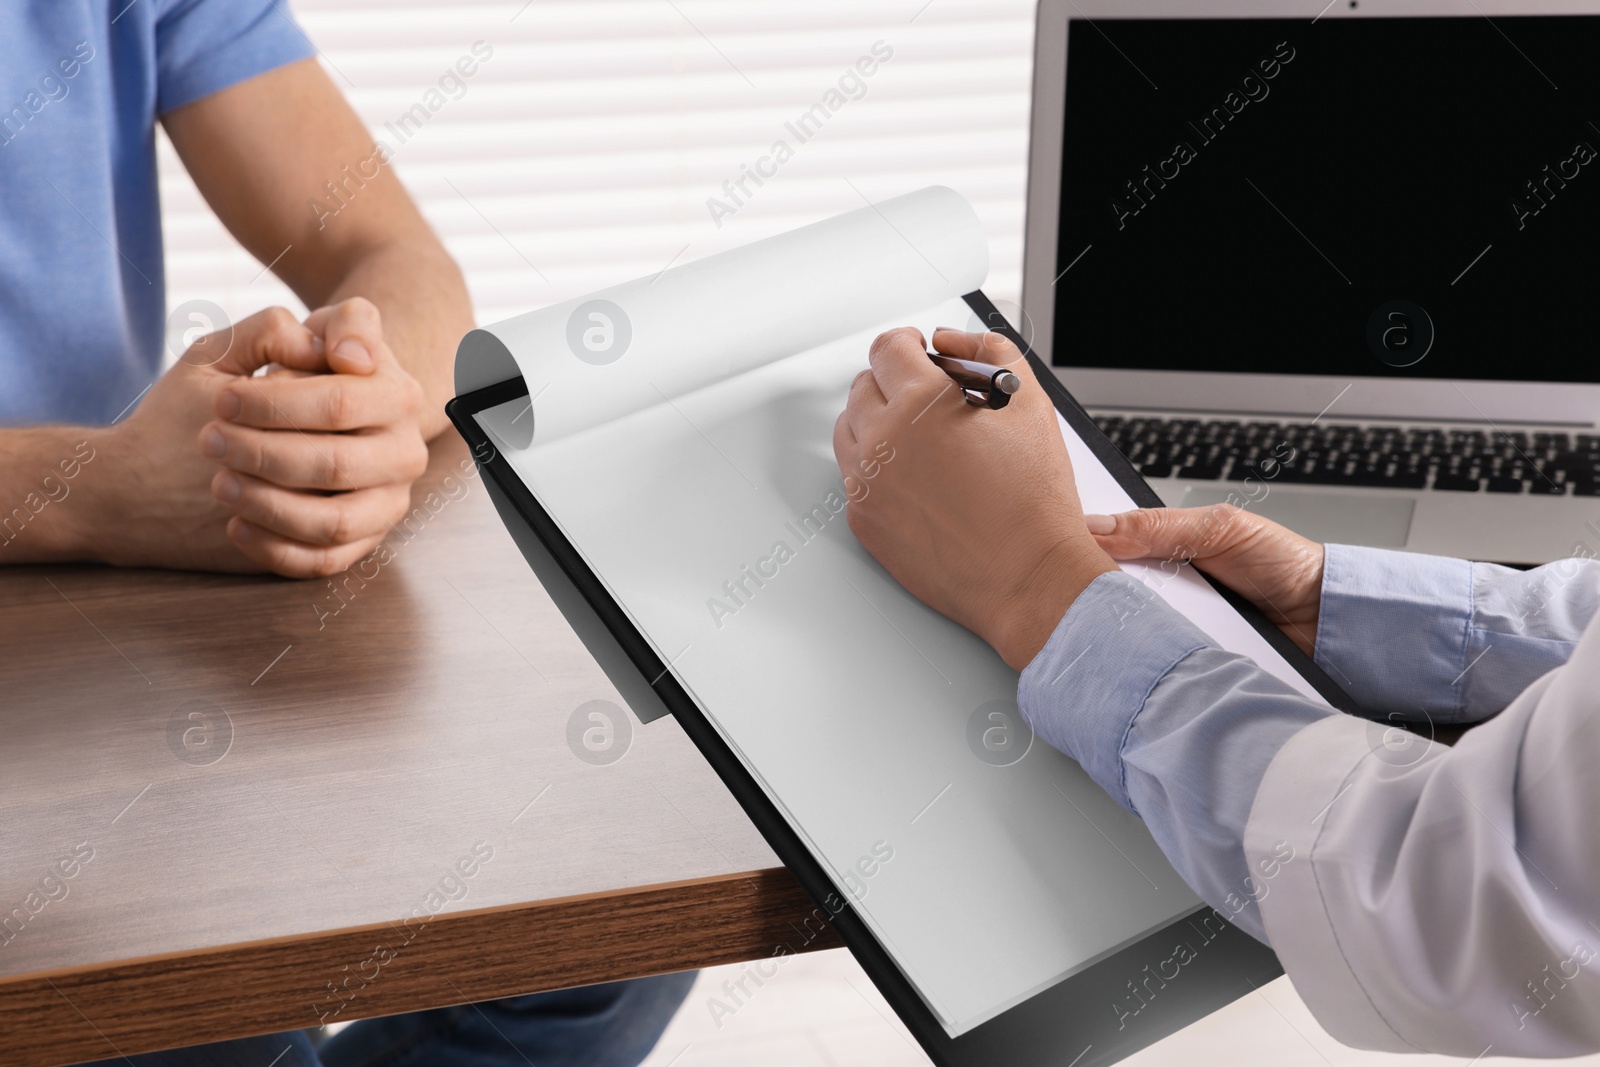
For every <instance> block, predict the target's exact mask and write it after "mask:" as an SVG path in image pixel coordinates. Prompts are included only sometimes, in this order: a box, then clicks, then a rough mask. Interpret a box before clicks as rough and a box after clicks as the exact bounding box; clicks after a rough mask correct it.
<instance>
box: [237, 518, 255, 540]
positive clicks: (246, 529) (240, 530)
mask: <svg viewBox="0 0 1600 1067" xmlns="http://www.w3.org/2000/svg"><path fill="white" fill-rule="evenodd" d="M254 536H255V534H254V533H253V532H252V531H251V529H250V524H249V523H248V522H236V523H234V524H233V539H234V540H235V541H237V542H239V543H240V544H241V545H248V544H249V543H250V539H251V538H252V537H254Z"/></svg>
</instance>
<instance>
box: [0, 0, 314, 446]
mask: <svg viewBox="0 0 1600 1067" xmlns="http://www.w3.org/2000/svg"><path fill="white" fill-rule="evenodd" d="M313 54H314V50H313V48H312V46H311V44H310V42H309V41H307V39H306V37H305V35H304V34H303V33H302V32H301V31H300V29H299V27H298V26H296V25H295V24H294V23H293V22H292V21H291V20H290V16H289V14H288V9H287V7H286V6H285V5H284V4H283V3H282V2H281V0H280V2H278V3H274V2H273V0H7V2H5V3H3V4H0V205H4V206H3V208H0V425H13V426H14V425H21V424H28V423H38V422H69V423H86V424H100V423H106V422H110V421H111V420H112V419H114V418H116V417H117V415H118V414H119V413H120V412H121V411H122V410H123V409H124V408H126V407H127V406H128V405H129V404H130V403H132V401H133V400H134V398H135V397H137V396H138V395H139V393H140V391H141V390H143V389H144V388H145V387H146V386H147V385H149V384H150V382H151V381H153V380H154V378H155V376H156V375H157V373H158V372H159V371H160V368H161V361H162V350H163V347H164V337H165V323H164V319H165V315H166V288H165V285H164V279H163V276H162V274H163V266H162V250H161V205H160V200H159V197H158V195H157V185H156V145H155V124H156V118H157V116H159V115H161V114H164V113H165V112H168V111H171V110H172V109H174V108H178V107H182V106H183V105H184V104H188V103H192V102H194V101H195V100H198V99H200V98H201V97H204V96H208V95H210V94H211V93H214V92H217V91H218V90H220V89H225V88H227V87H228V86H230V85H233V84H235V83H237V82H241V81H244V80H245V79H246V78H251V77H254V76H255V75H257V74H262V73H264V72H266V71H268V70H271V69H273V68H274V67H279V66H282V65H283V64H285V63H289V62H292V61H294V60H298V59H303V58H305V57H307V56H310V55H313Z"/></svg>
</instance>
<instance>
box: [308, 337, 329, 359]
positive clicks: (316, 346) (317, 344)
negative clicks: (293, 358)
mask: <svg viewBox="0 0 1600 1067" xmlns="http://www.w3.org/2000/svg"><path fill="white" fill-rule="evenodd" d="M325 347H326V345H324V343H323V341H322V335H321V334H320V333H314V334H312V335H311V351H313V352H315V353H316V354H317V355H319V356H320V355H322V350H323V348H325Z"/></svg>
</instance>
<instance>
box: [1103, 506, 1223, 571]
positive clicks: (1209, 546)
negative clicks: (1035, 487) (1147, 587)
mask: <svg viewBox="0 0 1600 1067" xmlns="http://www.w3.org/2000/svg"><path fill="white" fill-rule="evenodd" d="M1249 518H1250V516H1248V513H1246V512H1245V511H1243V510H1241V509H1239V508H1237V507H1235V506H1233V505H1232V504H1213V505H1211V506H1210V507H1203V508H1141V509H1140V510H1138V511H1124V512H1122V513H1121V514H1120V515H1085V516H1084V517H1083V520H1084V523H1085V525H1087V526H1088V528H1089V532H1090V533H1091V534H1093V535H1094V538H1095V540H1096V541H1097V542H1099V544H1100V548H1101V549H1102V550H1104V551H1105V553H1106V554H1107V555H1108V556H1110V557H1111V558H1112V559H1119V560H1121V559H1209V558H1211V557H1213V556H1218V555H1221V554H1222V553H1224V552H1228V551H1230V550H1231V549H1233V548H1235V547H1237V546H1238V544H1239V543H1240V542H1241V541H1242V540H1244V539H1245V537H1247V536H1248V535H1249V533H1250V532H1251V531H1250V530H1246V529H1245V526H1246V525H1247V524H1248V519H1249Z"/></svg>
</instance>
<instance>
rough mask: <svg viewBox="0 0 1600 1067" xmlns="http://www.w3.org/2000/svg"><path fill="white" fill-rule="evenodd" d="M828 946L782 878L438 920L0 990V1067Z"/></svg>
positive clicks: (118, 967) (224, 948) (814, 913)
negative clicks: (0, 1029) (2, 1023)
mask: <svg viewBox="0 0 1600 1067" xmlns="http://www.w3.org/2000/svg"><path fill="white" fill-rule="evenodd" d="M574 927H580V928H581V930H579V931H575V930H574V929H573V928H574ZM839 944H840V942H839V939H838V937H837V935H836V934H835V933H834V932H833V930H832V928H831V927H830V926H829V925H828V923H827V913H826V911H824V910H823V909H822V908H820V907H818V906H816V905H815V904H814V903H813V902H812V900H811V898H810V897H808V896H807V895H806V893H805V892H804V890H802V889H801V888H800V886H799V884H798V883H797V882H796V881H795V880H794V877H793V876H792V875H791V874H790V873H789V872H788V871H787V870H785V869H784V868H781V867H778V868H767V869H764V870H757V871H747V872H742V873H733V874H726V875H716V876H712V877H708V878H695V879H689V880H686V881H680V882H669V883H660V884H656V885H647V886H638V887H635V888H631V889H624V890H617V891H614V892H599V893H586V894H582V895H578V896H569V897H560V898H553V899H549V900H539V901H530V902H527V903H522V904H507V905H497V906H495V907H487V908H478V909H472V910H463V911H456V912H451V911H443V912H440V913H438V914H435V915H432V916H425V917H422V918H416V919H411V920H409V921H408V922H405V921H402V919H401V918H396V919H395V920H394V921H393V922H382V923H374V924H369V925H363V926H357V927H346V928H343V929H338V930H327V931H317V932H314V933H308V934H295V935H290V936H286V937H280V938H270V939H266V940H261V941H250V942H242V943H239V944H232V945H219V946H211V947H206V948H202V949H196V950H194V951H192V952H174V953H163V954H161V955H155V956H147V957H141V958H137V959H125V960H111V961H107V962H104V963H94V964H87V965H81V966H73V967H63V968H59V969H55V970H50V971H39V972H33V973H30V974H21V975H15V976H11V977H7V978H3V979H0V1013H3V1015H4V1017H5V1019H6V1023H7V1026H6V1027H5V1033H4V1034H3V1036H0V1061H3V1062H5V1063H6V1064H9V1065H14V1067H60V1065H62V1064H72V1063H80V1062H82V1061H84V1060H93V1059H100V1058H109V1057H116V1056H129V1055H134V1054H136V1053H140V1052H151V1051H155V1050H158V1049H163V1048H173V1047H178V1046H182V1045H190V1044H197V1043H200V1042H207V1041H220V1040H225V1039H228V1038H234V1037H247V1036H251V1035H254V1034H265V1033H274V1032H277V1031H281V1030H292V1029H299V1028H303V1027H309V1026H316V1025H319V1024H321V1023H333V1022H348V1021H352V1020H355V1019H363V1018H369V1017H372V1016H378V1015H391V1014H394V1013H396V1012H403V1011H415V1010H420V1009H425V1008H439V1007H446V1006H449V1005H454V1004H462V1003H467V1002H470V1001H480V1000H492V999H495V998H497V997H505V996H514V995H517V994H522V993H529V992H535V991H539V990H548V989H561V988H566V987H569V986H580V985H590V984H593V983H596V982H611V981H618V980H621V979H625V978H636V977H642V976H645V975H652V974H664V973H667V972H670V971H681V970H690V969H694V968H699V967H710V966H716V965H719V964H726V963H737V962H740V961H745V960H757V959H765V958H768V957H773V956H781V955H785V954H788V953H793V952H809V951H813V950H816V949H823V948H834V947H837V946H838V945H839Z"/></svg>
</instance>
